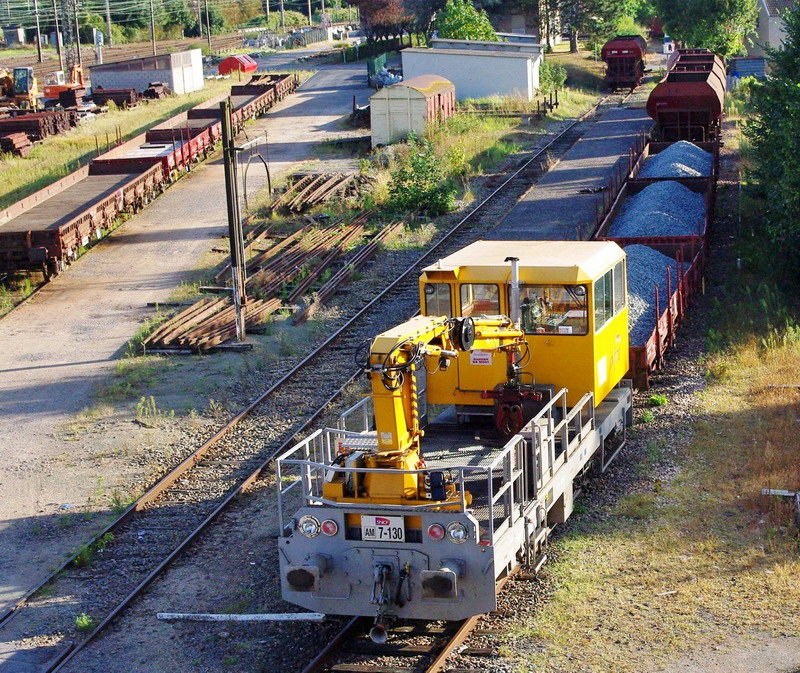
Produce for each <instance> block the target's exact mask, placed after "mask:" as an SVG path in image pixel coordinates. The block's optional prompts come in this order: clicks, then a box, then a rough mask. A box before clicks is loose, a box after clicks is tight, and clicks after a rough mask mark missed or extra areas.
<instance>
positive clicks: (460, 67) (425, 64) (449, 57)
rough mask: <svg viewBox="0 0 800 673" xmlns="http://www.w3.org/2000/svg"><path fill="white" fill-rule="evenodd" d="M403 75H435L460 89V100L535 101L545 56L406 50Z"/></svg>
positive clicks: (421, 49)
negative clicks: (511, 98) (515, 98)
mask: <svg viewBox="0 0 800 673" xmlns="http://www.w3.org/2000/svg"><path fill="white" fill-rule="evenodd" d="M400 54H401V56H402V58H403V74H404V75H405V76H406V77H416V76H417V75H421V74H423V73H426V72H435V73H438V74H439V75H441V76H442V77H446V78H447V79H449V80H450V81H451V82H452V83H453V84H454V85H455V87H456V91H457V92H458V99H459V100H461V99H464V98H483V97H485V96H522V97H523V98H525V99H527V100H533V97H534V95H535V93H536V90H537V89H538V88H539V66H540V65H541V62H542V55H541V54H540V53H535V52H528V51H523V52H517V51H506V50H502V49H501V50H494V51H487V50H483V49H475V50H473V49H424V48H419V47H414V48H409V49H403V51H401V52H400Z"/></svg>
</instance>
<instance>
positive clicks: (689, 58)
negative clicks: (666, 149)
mask: <svg viewBox="0 0 800 673" xmlns="http://www.w3.org/2000/svg"><path fill="white" fill-rule="evenodd" d="M667 68H668V70H667V74H666V75H665V77H664V79H662V80H661V81H660V82H659V83H658V84H657V85H656V86H655V88H654V89H653V90H652V91H651V92H650V96H649V98H648V99H647V113H648V114H649V115H650V116H651V117H652V118H653V119H654V120H655V122H656V137H657V139H658V140H661V141H665V142H675V141H678V140H689V141H692V142H694V141H700V142H708V141H711V142H713V141H716V140H718V138H719V132H720V129H721V127H722V115H723V110H724V101H725V89H726V76H725V64H724V63H723V61H722V59H721V58H720V57H719V56H717V55H716V54H713V53H712V52H710V51H708V50H707V49H678V50H677V51H676V52H674V53H673V54H672V56H671V57H670V60H669V61H668V62H667Z"/></svg>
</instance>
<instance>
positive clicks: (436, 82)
mask: <svg viewBox="0 0 800 673" xmlns="http://www.w3.org/2000/svg"><path fill="white" fill-rule="evenodd" d="M392 86H407V87H409V88H410V89H414V90H415V91H419V92H420V93H421V94H423V95H425V96H431V95H433V94H437V93H442V92H444V91H452V90H453V89H454V88H455V85H454V84H453V83H452V82H451V81H450V80H449V79H445V78H444V77H442V76H440V75H417V76H416V77H409V78H408V79H406V80H403V81H402V82H398V83H397V84H392Z"/></svg>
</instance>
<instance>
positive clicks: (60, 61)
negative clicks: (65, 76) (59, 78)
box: [53, 0, 64, 72]
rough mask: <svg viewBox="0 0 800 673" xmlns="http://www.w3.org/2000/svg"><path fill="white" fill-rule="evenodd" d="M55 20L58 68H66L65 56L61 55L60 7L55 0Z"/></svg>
mask: <svg viewBox="0 0 800 673" xmlns="http://www.w3.org/2000/svg"><path fill="white" fill-rule="evenodd" d="M53 21H54V22H55V24H56V51H57V52H58V69H59V70H61V71H62V72H63V70H64V57H63V56H62V55H61V31H60V30H59V29H58V7H57V6H56V0H53Z"/></svg>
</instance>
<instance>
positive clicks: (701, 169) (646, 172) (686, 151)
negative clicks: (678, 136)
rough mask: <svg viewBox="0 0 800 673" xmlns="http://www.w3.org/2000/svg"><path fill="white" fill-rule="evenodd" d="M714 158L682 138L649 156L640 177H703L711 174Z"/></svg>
mask: <svg viewBox="0 0 800 673" xmlns="http://www.w3.org/2000/svg"><path fill="white" fill-rule="evenodd" d="M712 162H713V158H712V156H711V154H710V153H709V152H705V151H703V150H701V149H700V148H699V147H698V146H697V145H693V144H692V143H690V142H687V141H686V140H680V141H678V142H677V143H675V144H674V145H670V146H669V147H668V148H667V149H665V150H663V151H662V152H659V153H658V154H654V155H652V156H649V157H647V159H645V161H644V164H643V165H642V170H641V171H639V175H638V176H637V177H640V178H701V177H708V176H710V175H711V166H712Z"/></svg>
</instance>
